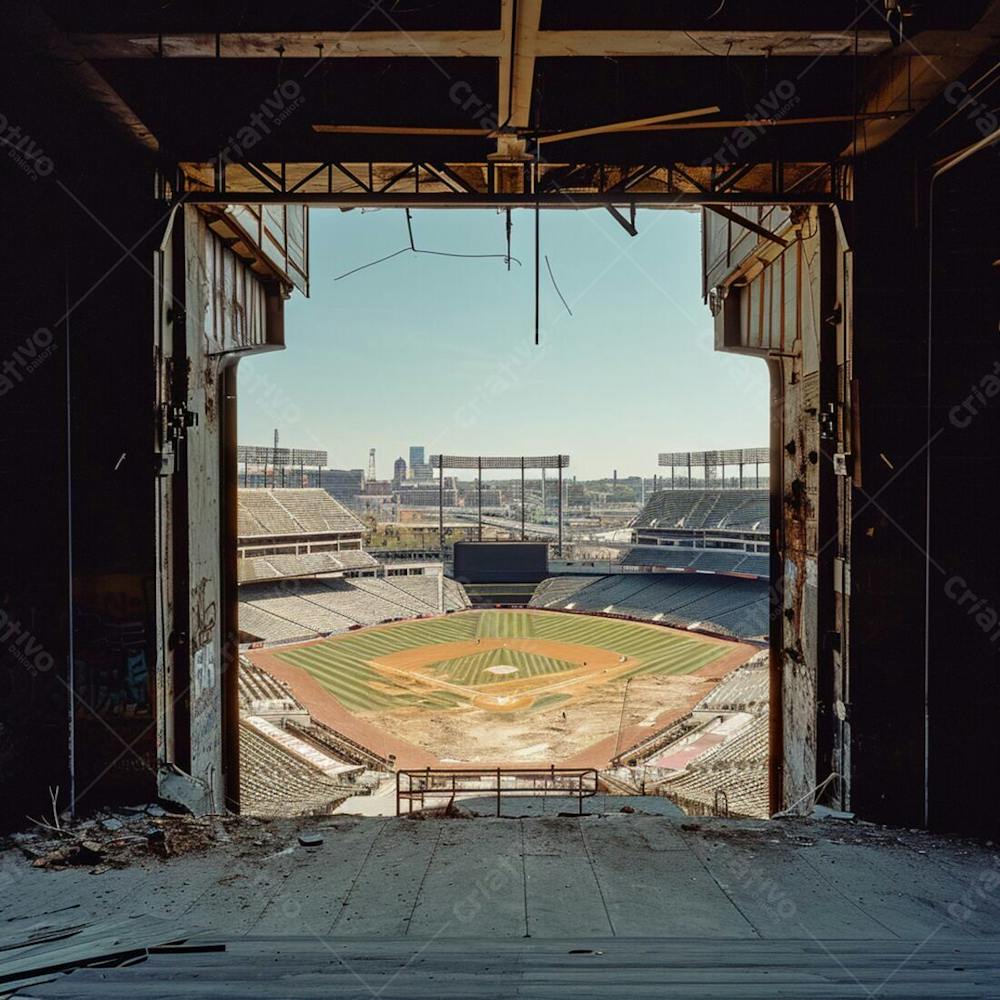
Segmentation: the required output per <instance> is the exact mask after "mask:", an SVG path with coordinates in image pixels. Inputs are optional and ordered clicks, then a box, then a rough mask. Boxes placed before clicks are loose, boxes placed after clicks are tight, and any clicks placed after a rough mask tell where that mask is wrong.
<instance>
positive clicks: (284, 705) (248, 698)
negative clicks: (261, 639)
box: [239, 656, 309, 722]
mask: <svg viewBox="0 0 1000 1000" xmlns="http://www.w3.org/2000/svg"><path fill="white" fill-rule="evenodd" d="M239 659H240V675H239V690H240V714H241V715H256V716H261V717H262V718H266V719H275V718H277V719H280V720H281V721H284V720H286V719H287V718H289V717H294V718H297V719H299V720H300V721H301V722H305V721H308V718H309V713H308V712H307V711H306V709H305V708H304V707H303V706H302V705H301V704H299V702H298V701H297V700H296V698H295V695H294V694H292V691H291V689H290V688H289V687H288V685H287V684H285V683H283V682H282V681H279V680H278V679H277V678H275V677H272V676H271V675H270V674H269V673H268V672H267V671H266V670H261V668H260V667H258V666H257V665H256V664H254V663H251V661H250V660H248V659H247V658H246V657H245V656H241V657H240V658H239Z"/></svg>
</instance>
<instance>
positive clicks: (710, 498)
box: [633, 490, 770, 531]
mask: <svg viewBox="0 0 1000 1000" xmlns="http://www.w3.org/2000/svg"><path fill="white" fill-rule="evenodd" d="M769 512H770V501H769V497H768V493H767V491H766V490H658V491H657V492H656V493H653V494H652V495H650V496H649V497H648V498H647V500H646V503H645V505H644V506H643V508H642V510H641V511H639V513H638V515H636V519H635V522H634V525H633V526H634V527H636V528H686V529H688V530H694V529H699V530H700V529H710V528H731V529H740V530H756V531H766V530H767V525H768V516H769Z"/></svg>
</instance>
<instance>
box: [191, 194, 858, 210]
mask: <svg viewBox="0 0 1000 1000" xmlns="http://www.w3.org/2000/svg"><path fill="white" fill-rule="evenodd" d="M837 200H838V199H837V198H835V197H834V196H833V195H831V194H830V193H829V192H818V193H815V194H808V193H806V194H799V193H792V194H788V193H785V192H782V191H755V192H752V193H738V192H733V191H728V192H725V191H724V192H720V193H718V194H713V193H711V192H701V191H684V192H680V193H675V194H666V193H663V192H658V191H648V192H637V193H636V194H629V195H626V194H623V193H622V192H621V191H608V192H600V191H598V192H590V191H588V192H586V193H580V194H571V193H553V192H542V193H540V194H538V195H537V196H535V195H531V194H499V193H494V194H489V193H478V192H477V193H472V194H459V193H458V192H454V191H448V192H428V193H427V194H423V193H414V192H412V191H409V192H406V191H401V192H393V191H388V192H374V193H372V194H364V193H363V192H357V191H351V192H345V193H332V194H331V193H327V192H314V193H308V194H304V193H302V192H299V191H296V192H290V193H288V194H282V193H281V192H260V191H227V192H224V193H221V194H217V193H215V192H212V191H190V192H186V193H185V194H184V201H185V202H187V204H189V205H312V206H321V205H330V206H334V207H336V208H365V207H371V206H373V205H377V206H381V207H384V208H534V207H535V204H536V203H537V204H539V205H541V206H542V207H543V208H562V209H574V208H605V207H607V206H608V205H618V206H622V207H625V208H630V207H632V206H635V207H636V208H690V207H697V206H701V205H709V206H711V205H722V206H725V205H830V204H834V203H835V202H836V201H837Z"/></svg>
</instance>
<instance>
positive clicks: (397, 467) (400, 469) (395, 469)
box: [392, 455, 406, 489]
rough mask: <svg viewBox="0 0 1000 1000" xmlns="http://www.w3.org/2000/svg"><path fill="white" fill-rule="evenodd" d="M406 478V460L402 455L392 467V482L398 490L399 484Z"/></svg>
mask: <svg viewBox="0 0 1000 1000" xmlns="http://www.w3.org/2000/svg"><path fill="white" fill-rule="evenodd" d="M405 478H406V459H405V458H403V457H402V455H400V457H399V458H397V459H396V461H395V462H394V463H393V465H392V482H393V485H394V486H395V487H396V488H397V489H398V488H399V484H400V483H401V482H402V481H403V480H404V479H405Z"/></svg>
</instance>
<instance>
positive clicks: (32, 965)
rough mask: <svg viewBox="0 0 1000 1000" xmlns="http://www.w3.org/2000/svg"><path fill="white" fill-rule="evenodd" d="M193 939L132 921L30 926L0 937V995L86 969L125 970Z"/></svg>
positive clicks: (174, 929)
mask: <svg viewBox="0 0 1000 1000" xmlns="http://www.w3.org/2000/svg"><path fill="white" fill-rule="evenodd" d="M190 936H191V930H190V929H189V928H182V927H180V926H179V925H178V924H176V923H174V922H172V921H169V920H160V919H158V918H156V917H149V916H144V917H132V918H129V919H125V920H114V921H105V922H99V923H84V924H76V925H62V926H59V925H48V924H41V925H39V924H34V923H33V924H32V925H30V926H28V927H23V928H20V929H18V930H14V931H12V932H9V933H5V934H4V935H3V936H0V991H2V992H3V993H4V995H6V994H7V991H10V990H13V991H14V992H17V991H19V990H20V989H21V988H23V987H26V986H28V985H37V984H40V983H43V982H49V981H51V980H52V979H55V978H56V976H57V975H59V974H61V973H63V972H66V971H69V970H71V969H78V968H81V967H84V966H88V965H97V964H100V965H102V966H106V965H122V964H124V963H126V962H131V961H135V960H137V959H140V960H141V959H143V958H145V957H146V955H147V953H148V952H149V950H150V949H153V948H156V947H162V946H165V945H170V944H176V943H179V942H182V941H185V940H186V939H187V938H188V937H190Z"/></svg>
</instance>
